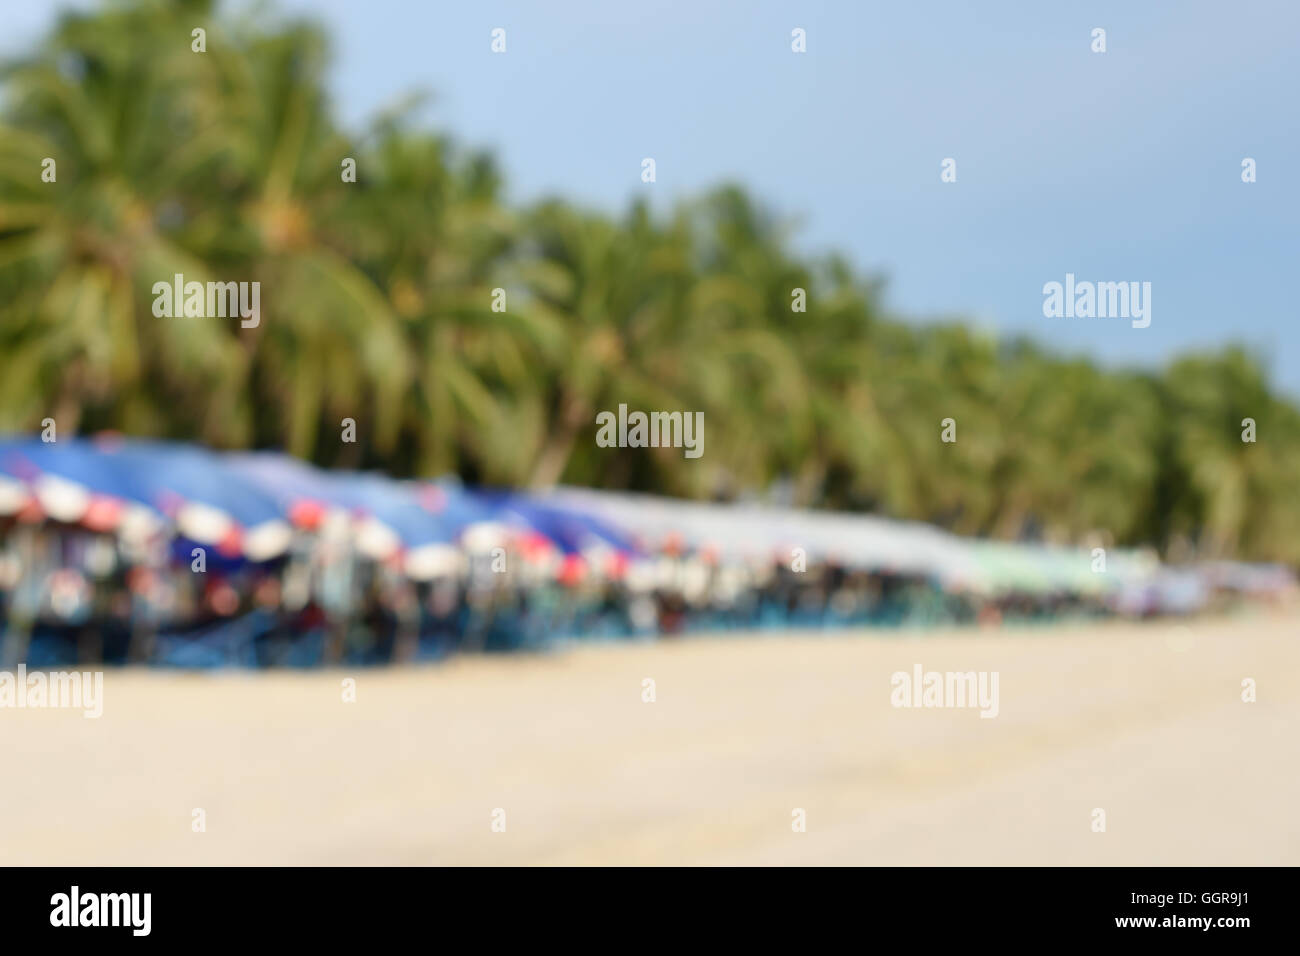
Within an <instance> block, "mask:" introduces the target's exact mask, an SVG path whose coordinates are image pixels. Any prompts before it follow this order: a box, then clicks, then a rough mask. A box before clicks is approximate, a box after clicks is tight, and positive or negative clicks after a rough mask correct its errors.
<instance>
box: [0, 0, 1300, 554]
mask: <svg viewBox="0 0 1300 956" xmlns="http://www.w3.org/2000/svg"><path fill="white" fill-rule="evenodd" d="M210 8H211V4H209V3H203V2H199V3H164V2H125V3H113V4H110V5H109V6H108V7H106V8H105V9H104V10H103V11H100V12H96V13H93V14H69V15H66V16H65V17H64V18H63V19H62V20H61V21H60V23H59V24H58V26H57V28H56V29H55V30H54V31H53V33H52V35H51V36H50V37H49V38H48V39H47V41H46V42H45V43H44V44H43V45H42V46H41V48H40V49H39V50H37V51H35V52H34V53H33V54H32V55H30V56H28V57H26V58H23V59H22V60H20V61H17V62H13V63H9V64H6V65H5V67H4V71H3V74H0V82H2V83H3V92H4V96H5V99H4V104H3V112H0V430H5V431H12V430H34V429H36V428H38V427H39V423H40V421H41V419H43V418H45V417H47V416H52V417H54V418H55V419H56V421H57V422H58V423H59V427H60V430H61V433H62V434H67V433H70V432H75V431H81V432H93V431H98V430H102V429H115V430H121V431H125V432H130V433H133V434H140V435H152V436H161V437H170V438H180V439H191V440H200V441H204V442H206V443H209V444H211V445H214V446H217V447H226V448H230V447H285V448H287V449H289V450H290V451H292V452H293V453H295V454H298V455H300V456H303V457H306V458H310V459H313V460H315V461H316V462H317V463H320V464H324V465H339V466H348V467H380V468H385V469H387V470H389V471H391V472H393V473H396V474H416V473H418V474H426V475H432V474H440V473H444V472H458V473H460V474H461V475H462V476H464V477H466V478H469V479H472V480H478V481H486V482H493V483H502V484H518V485H533V486H539V485H546V484H550V483H553V482H556V481H567V482H571V483H583V484H591V485H597V486H605V487H617V488H633V489H639V490H647V491H657V492H664V493H670V494H678V495H687V496H695V497H729V496H737V495H745V494H753V493H763V492H765V491H767V490H770V489H775V488H781V489H783V494H785V495H786V496H787V497H789V498H790V499H791V500H793V501H794V503H796V504H800V505H808V506H819V505H825V506H835V507H860V508H871V509H875V510H879V511H882V512H884V513H887V514H891V515H894V516H898V517H903V518H911V519H918V520H926V521H935V522H939V523H942V524H944V525H946V526H948V527H952V528H954V529H957V530H959V531H962V532H965V533H971V534H985V535H992V536H998V537H1004V538H1016V537H1024V536H1033V537H1040V536H1041V537H1047V538H1050V539H1055V540H1071V541H1076V542H1077V541H1084V540H1091V538H1092V537H1094V536H1097V535H1100V536H1101V539H1102V540H1105V541H1111V542H1114V543H1116V544H1138V543H1149V544H1155V545H1157V546H1160V547H1169V546H1171V545H1173V544H1176V545H1178V546H1179V547H1183V546H1187V547H1191V548H1195V549H1196V550H1197V551H1198V552H1199V553H1200V554H1202V555H1207V556H1209V555H1232V554H1238V555H1242V556H1245V557H1250V558H1258V559H1281V560H1287V561H1290V562H1297V561H1300V495H1297V480H1296V476H1297V474H1300V410H1297V409H1296V408H1295V407H1294V406H1293V405H1290V404H1288V403H1287V402H1285V401H1283V400H1282V399H1280V398H1279V397H1277V396H1276V395H1274V394H1272V393H1271V391H1270V389H1269V387H1268V384H1267V382H1266V380H1265V376H1264V375H1263V373H1262V371H1261V369H1260V364H1259V362H1258V361H1257V360H1255V359H1253V358H1252V357H1251V356H1250V355H1248V354H1247V353H1245V352H1244V351H1241V350H1236V349H1234V350H1230V351H1227V352H1225V353H1223V354H1220V355H1204V356H1195V357H1189V358H1186V359H1183V360H1181V361H1179V362H1177V363H1175V364H1174V365H1173V366H1171V367H1170V368H1169V369H1168V370H1167V371H1166V372H1165V373H1163V374H1160V375H1144V374H1136V373H1130V372H1125V371H1105V370H1101V369H1099V368H1097V367H1095V366H1094V365H1092V364H1090V363H1089V362H1086V361H1080V360H1075V359H1064V358H1059V357H1055V356H1052V355H1049V354H1045V353H1044V352H1042V351H1040V350H1038V349H1036V348H1035V347H1033V346H1032V345H1030V344H1028V343H1024V342H1010V343H998V342H996V341H993V340H990V339H988V338H984V337H981V336H979V335H976V334H975V333H973V332H972V331H970V330H969V329H967V328H964V327H961V326H928V327H917V326H913V325H907V324H903V323H901V322H898V321H894V320H891V319H890V318H888V317H886V316H884V315H883V314H882V311H881V307H880V305H879V294H878V287H877V285H876V284H875V283H873V282H872V281H870V280H868V279H866V278H864V277H861V276H859V275H856V274H855V273H854V271H853V269H852V268H850V267H849V266H848V264H846V263H845V262H844V261H843V260H842V259H839V258H835V257H831V258H828V259H824V260H816V261H811V260H805V259H801V258H800V257H798V256H797V255H795V254H794V253H793V252H792V250H791V248H790V246H789V243H788V239H787V236H786V234H785V232H784V229H783V226H782V224H780V223H777V222H774V221H772V219H771V218H770V217H769V216H768V215H767V214H766V213H765V212H764V211H763V210H762V209H761V208H760V207H758V206H756V205H755V204H754V203H753V201H752V200H751V199H750V198H749V197H748V196H747V195H746V194H745V192H744V191H742V190H741V189H739V188H736V187H731V186H727V187H722V188H719V189H717V190H715V191H714V192H712V193H711V194H709V195H706V196H704V197H701V198H700V199H699V200H698V201H696V202H694V203H692V204H689V205H686V206H684V207H682V208H680V209H678V210H677V211H676V212H674V213H673V214H672V215H670V216H667V217H656V216H654V215H652V214H651V213H650V211H649V210H648V209H647V208H646V207H645V206H643V205H640V204H636V205H633V206H632V207H631V208H630V209H629V210H628V211H627V213H626V214H625V215H624V216H622V217H621V218H618V219H613V218H610V217H608V216H605V215H601V214H596V213H592V212H588V211H583V210H580V209H576V208H574V207H573V206H572V205H570V204H569V203H567V202H565V201H563V200H552V201H548V202H543V203H540V204H538V205H536V206H535V207H533V208H527V209H512V208H508V207H507V206H506V205H505V204H504V203H503V202H502V199H501V181H500V177H499V175H498V173H497V171H496V168H495V166H494V164H493V162H492V160H491V158H490V157H487V156H482V155H473V154H465V153H463V152H462V151H459V150H457V149H456V148H455V147H454V146H453V144H452V143H450V142H449V141H448V140H447V139H445V138H443V137H441V136H438V135H434V134H431V133H429V132H427V131H423V130H421V129H418V128H417V127H416V126H415V124H414V123H413V122H411V120H410V119H409V115H410V113H409V110H395V111H393V112H390V113H387V114H385V115H383V116H381V117H378V118H377V119H376V120H375V122H374V123H373V124H372V126H371V127H370V128H368V129H366V130H361V131H348V130H344V129H342V128H340V127H339V126H338V124H337V123H336V121H335V119H334V117H333V114H332V112H331V110H330V107H329V104H328V102H327V98H326V95H325V93H324V86H323V77H324V75H325V70H326V67H327V64H328V44H327V42H326V37H325V36H324V35H323V34H322V33H321V31H320V30H319V29H318V28H317V27H315V26H314V25H312V24H310V23H301V22H284V21H275V22H273V23H270V21H268V20H266V18H264V17H263V18H262V19H261V21H260V23H249V22H244V21H239V22H235V21H228V20H222V19H220V18H218V17H215V16H214V15H212V14H211V12H210ZM197 22H203V23H205V24H206V27H207V30H208V38H207V52H206V53H204V54H196V53H193V52H191V49H190V31H191V29H192V28H193V25H194V24H195V23H197ZM268 23H270V25H268ZM44 157H52V158H54V159H56V160H57V163H58V180H57V183H54V184H51V183H44V182H42V181H41V176H40V174H41V162H42V159H43V158H44ZM344 157H352V158H354V159H355V160H356V162H357V170H358V175H357V181H356V182H355V183H345V182H343V181H342V179H341V176H340V164H341V162H342V160H343V159H344ZM177 272H180V273H184V274H185V277H186V279H187V280H197V281H208V280H220V281H230V280H236V281H258V282H260V283H261V284H262V311H263V320H262V322H261V324H260V325H259V326H257V327H256V328H247V329H245V328H241V327H240V324H239V322H238V321H232V320H221V319H212V318H203V319H198V318H189V319H185V318H178V319H165V318H156V317H155V316H154V315H153V314H152V308H151V307H152V293H151V288H152V285H153V283H154V282H157V281H168V280H170V278H171V276H172V275H173V274H174V273H177ZM795 288H802V289H805V290H807V296H808V307H807V311H806V312H794V311H792V309H791V301H792V299H791V294H792V290H794V289H795ZM494 289H503V290H505V293H506V296H507V308H506V310H505V311H494V310H493V308H492V302H493V290H494ZM619 403H627V404H628V405H629V406H630V407H632V408H640V409H643V410H667V411H671V410H681V411H703V412H704V413H705V436H704V441H705V444H704V447H705V454H704V457H703V458H701V459H698V460H688V459H685V458H684V457H683V456H682V454H681V452H680V451H679V450H675V449H605V448H597V446H596V444H595V440H594V436H595V430H596V426H595V416H596V413H597V412H599V411H602V410H614V409H616V408H617V406H618V404H619ZM343 418H354V419H355V420H356V421H357V423H358V438H359V440H358V442H357V443H356V444H346V443H341V442H340V441H338V436H339V433H340V422H341V420H342V419H343ZM945 418H953V419H955V420H956V422H957V429H958V441H957V442H956V443H955V444H948V443H943V442H941V441H940V440H939V437H940V422H941V421H942V420H943V419H945ZM1243 418H1252V419H1254V420H1255V422H1256V423H1257V429H1258V441H1257V442H1256V443H1253V444H1250V443H1244V442H1242V441H1241V431H1242V424H1241V421H1242V419H1243Z"/></svg>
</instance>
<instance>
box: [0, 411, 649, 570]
mask: <svg viewBox="0 0 1300 956" xmlns="http://www.w3.org/2000/svg"><path fill="white" fill-rule="evenodd" d="M6 515H9V516H14V515H17V516H19V517H20V518H22V519H23V520H28V521H37V520H42V519H45V518H49V519H52V520H55V521H59V522H64V523H69V524H79V525H83V526H85V527H87V528H90V529H92V530H96V531H101V532H113V533H116V534H119V535H121V536H122V537H124V538H127V539H138V540H144V539H147V538H149V537H151V536H154V535H157V534H161V533H166V532H168V531H171V530H173V529H174V532H175V533H176V534H178V535H181V536H183V537H185V538H186V539H189V540H192V541H194V542H196V543H198V544H201V545H205V546H211V547H214V548H216V549H217V550H218V551H219V552H220V553H221V554H222V555H224V556H226V557H228V558H240V559H243V560H246V561H250V562H254V563H260V562H266V561H271V560H274V559H276V558H278V557H280V556H282V555H284V554H285V553H286V552H287V551H288V550H289V549H290V547H291V546H292V544H293V542H294V540H295V534H296V533H298V532H322V531H325V530H327V529H329V528H331V527H333V528H344V529H345V530H346V533H347V534H349V535H350V536H351V539H352V544H353V545H354V546H355V547H356V549H357V550H358V551H359V552H360V553H362V554H363V555H365V556H366V557H368V558H371V559H374V560H377V561H391V560H396V561H400V562H401V563H402V566H403V567H404V569H405V570H406V571H407V573H408V574H410V575H411V576H412V577H414V578H416V579H430V578H433V577H437V576H438V575H439V574H443V573H446V572H447V571H449V570H450V569H452V568H454V567H456V566H459V564H460V561H461V556H462V553H463V549H465V548H466V547H468V548H470V549H472V550H479V551H484V552H487V551H490V550H491V549H492V548H494V547H498V546H503V545H505V544H507V543H510V544H512V545H514V546H517V547H520V548H522V549H523V550H524V552H525V553H527V554H532V555H546V556H548V557H551V558H559V559H560V560H563V559H565V558H572V557H576V556H579V555H583V554H590V553H593V552H597V551H604V552H609V553H619V552H623V553H628V552H632V551H634V550H635V543H634V542H632V540H631V539H630V538H628V537H627V536H626V535H625V534H623V533H622V532H621V531H619V530H617V529H615V528H613V527H608V526H606V525H605V524H604V523H603V522H601V521H599V520H597V519H595V518H593V517H591V516H589V515H584V514H577V513H572V512H570V511H569V510H568V509H565V508H563V507H560V506H558V505H555V504H546V503H543V502H539V501H534V500H530V499H528V498H527V497H524V496H521V495H518V494H515V493H512V492H505V491H502V492H472V491H469V490H467V489H464V488H462V487H460V486H459V485H457V484H455V483H451V482H427V481H397V480H394V479H391V478H388V477H386V476H384V475H381V474H376V473H371V472H332V471H323V470H320V469H317V468H313V467H312V466H310V465H308V464H306V463H304V462H302V461H299V460H298V459H295V458H292V457H290V456H287V455H284V454H280V453H278V452H240V453H225V454H223V453H217V452H213V451H211V450H209V449H206V448H202V447H199V446H195V445H186V444H177V443H170V442H158V441H145V440H138V439H128V438H121V437H118V436H108V437H97V438H92V439H87V438H73V439H61V440H59V441H53V442H45V441H42V440H41V439H39V438H11V439H0V516H6Z"/></svg>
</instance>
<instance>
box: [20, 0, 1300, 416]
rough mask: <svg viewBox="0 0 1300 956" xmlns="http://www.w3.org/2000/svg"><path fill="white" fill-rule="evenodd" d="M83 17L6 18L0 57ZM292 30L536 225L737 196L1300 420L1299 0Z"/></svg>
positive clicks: (401, 7) (979, 305)
mask: <svg viewBox="0 0 1300 956" xmlns="http://www.w3.org/2000/svg"><path fill="white" fill-rule="evenodd" d="M78 5H80V6H84V5H86V4H85V3H80V4H78ZM6 6H10V5H6ZM62 6H64V4H62V3H55V2H49V3H42V2H36V3H32V2H31V0H28V2H26V3H14V4H12V7H11V8H10V9H6V10H5V13H4V18H5V20H6V22H7V26H8V30H7V32H8V34H9V38H8V40H0V47H2V48H3V49H5V50H6V51H12V50H13V49H14V47H15V44H23V43H26V42H29V41H30V39H31V38H32V37H35V36H38V35H39V33H40V31H41V30H42V29H44V28H45V27H46V26H48V24H49V23H50V22H51V21H52V19H53V14H54V11H55V10H56V9H58V8H60V7H62ZM277 6H278V9H280V10H282V11H292V12H295V13H297V12H307V13H311V14H313V15H315V16H316V17H318V18H319V19H321V20H323V21H324V22H325V23H326V24H328V25H329V26H330V27H331V32H332V33H333V35H334V40H335V44H336V50H335V53H336V68H335V70H334V74H333V78H332V88H333V89H332V91H333V95H334V97H335V100H336V103H337V105H338V107H339V110H340V112H341V114H342V116H343V117H344V119H345V120H347V121H349V122H360V121H361V120H363V119H364V118H365V117H366V116H367V115H369V114H370V113H372V112H373V111H374V110H376V109H378V108H381V107H383V106H385V105H388V104H391V103H394V102H396V101H397V100H398V99H400V98H401V97H402V96H403V94H405V93H408V92H410V91H412V90H425V91H428V92H430V93H432V94H433V99H432V102H431V104H430V107H429V108H428V110H427V118H428V121H429V122H430V124H432V125H435V126H438V127H440V128H444V129H447V130H449V131H450V132H452V133H453V134H454V135H455V136H456V137H457V138H458V139H459V140H461V141H462V142H464V143H466V144H469V145H473V146H476V147H487V148H491V149H493V150H494V151H495V152H496V154H497V156H498V158H499V160H500V162H501V164H502V167H503V169H504V170H505V172H506V176H507V180H508V182H509V192H510V195H511V196H512V197H513V198H515V199H519V200H525V201H526V200H529V199H533V198H536V197H538V196H540V195H544V194H552V193H558V194H561V195H563V196H565V197H567V198H569V199H571V200H575V201H578V202H581V203H583V204H586V205H590V206H594V207H599V208H606V209H609V210H618V209H620V208H622V207H623V206H624V205H625V204H626V202H627V201H628V200H629V199H630V198H631V197H633V196H635V195H640V194H645V193H647V192H648V193H649V194H650V195H651V196H652V198H653V199H654V200H655V201H656V202H658V203H661V204H663V205H665V206H666V205H668V204H670V203H672V202H673V201H675V200H676V199H679V198H683V197H686V196H690V195H693V194H697V193H699V192H700V191H702V190H704V189H707V188H708V187H710V186H712V185H714V184H717V183H719V182H722V181H735V182H740V183H742V184H744V185H746V186H747V187H749V188H750V190H751V191H752V192H753V193H754V194H756V195H757V196H758V197H760V199H761V200H762V201H763V202H764V203H766V204H767V205H768V206H769V207H771V208H772V209H774V210H775V211H776V212H777V213H779V214H780V215H782V216H783V217H786V218H788V219H790V220H791V221H792V222H795V223H797V225H798V230H797V232H796V242H797V244H798V246H799V247H800V248H802V249H804V250H807V251H810V252H817V251H825V250H830V249H839V250H842V251H844V252H845V253H847V254H848V255H849V256H850V257H851V258H852V259H853V260H854V261H855V262H856V263H857V264H858V265H859V266H860V267H861V268H862V269H863V270H864V271H867V272H872V273H878V274H882V275H884V276H885V277H886V278H887V279H888V285H887V299H886V301H887V304H888V305H889V307H890V308H891V310H893V311H895V312H897V313H899V314H902V315H904V316H906V317H910V318H912V319H915V320H919V321H923V320H926V319H930V318H942V317H955V316H962V317H966V318H969V319H970V320H972V321H974V322H975V323H976V324H978V325H980V326H982V327H984V328H988V329H990V330H995V331H998V332H1002V333H1013V332H1026V333H1029V334H1030V335H1032V336H1034V337H1036V338H1038V339H1039V340H1040V341H1043V342H1045V343H1048V344H1050V345H1052V346H1054V347H1056V348H1057V349H1059V350H1062V351H1066V352H1071V353H1074V352H1084V353H1087V354H1089V355H1092V356H1095V357H1097V358H1099V359H1101V360H1103V361H1105V362H1107V363H1108V364H1143V365H1156V364H1159V363H1161V362H1163V361H1164V360H1166V359H1167V358H1169V357H1170V356H1172V355H1174V354H1177V353H1179V352H1183V351H1187V350H1189V349H1194V348H1204V347H1213V346H1214V345H1217V344H1220V343H1223V342H1225V341H1228V340H1239V341H1244V342H1246V343H1248V344H1249V345H1251V346H1252V347H1254V348H1255V349H1256V350H1257V351H1259V352H1260V353H1261V354H1262V355H1263V356H1264V357H1265V358H1266V360H1267V361H1268V362H1269V364H1270V367H1271V369H1272V372H1273V377H1274V380H1275V382H1277V383H1278V384H1279V385H1281V386H1282V387H1283V388H1285V389H1286V390H1287V391H1288V392H1290V393H1291V394H1293V395H1296V396H1300V321H1297V319H1298V318H1300V316H1298V315H1297V307H1296V295H1295V291H1294V288H1295V285H1296V283H1297V280H1298V277H1297V273H1300V268H1298V267H1300V185H1297V182H1298V180H1300V104H1297V102H1296V98H1297V94H1298V93H1300V3H1297V2H1295V0H1233V2H1231V3H1224V2H1213V3H1212V2H1202V0H1176V2H1174V0H1170V2H1160V0H1156V2H1143V3H1134V2H1131V0H1130V2H1114V3H1112V2H1090V3H1086V4H1085V3H1069V2H1028V0H1026V2H998V0H988V2H981V3H970V2H958V0H946V2H920V0H918V2H895V3H889V4H882V3H874V2H867V0H826V2H816V0H812V2H810V0H802V2H777V0H771V2H768V0H745V2H741V0H640V2H636V0H626V2H621V0H481V2H461V0H455V2H452V0H364V2H360V0H280V2H279V3H278V5H277ZM494 27H503V28H505V29H506V31H507V48H508V52H507V53H506V54H505V55H494V54H493V53H491V51H490V48H489V45H490V32H491V30H492V29H493V28H494ZM794 27H802V28H803V29H805V30H806V31H807V36H808V52H807V53H805V54H802V55H798V54H794V53H792V52H791V50H790V31H791V30H792V29H793V28H794ZM1094 27H1103V28H1105V29H1106V31H1107V47H1108V50H1107V52H1106V53H1104V54H1095V53H1093V52H1091V50H1090V43H1091V38H1090V34H1091V31H1092V29H1093V28H1094ZM645 156H653V157H654V158H655V160H656V163H657V172H658V181H657V182H656V183H655V184H654V185H652V186H648V185H645V184H643V183H641V181H640V162H641V159H642V157H645ZM1247 156H1250V157H1253V158H1254V159H1255V160H1256V161H1257V163H1258V176H1259V181H1258V182H1256V183H1254V184H1251V185H1247V184H1243V183H1242V182H1241V178H1240V172H1241V165H1240V164H1241V160H1242V158H1243V157H1247ZM945 157H953V158H955V159H956V161H957V173H958V180H957V182H956V183H954V184H944V183H941V182H940V180H939V172H940V162H941V160H942V159H943V158H945ZM1067 272H1073V273H1075V275H1076V276H1077V277H1078V278H1079V279H1092V280H1099V281H1121V280H1134V281H1149V282H1151V283H1152V323H1151V326H1150V327H1149V328H1146V329H1133V328H1131V327H1130V326H1129V324H1128V322H1126V321H1123V320H1105V319H1047V318H1044V317H1043V315H1042V302H1043V295H1042V287H1043V284H1044V283H1045V282H1049V281H1054V280H1055V281H1062V280H1063V279H1064V276H1065V273H1067Z"/></svg>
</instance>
